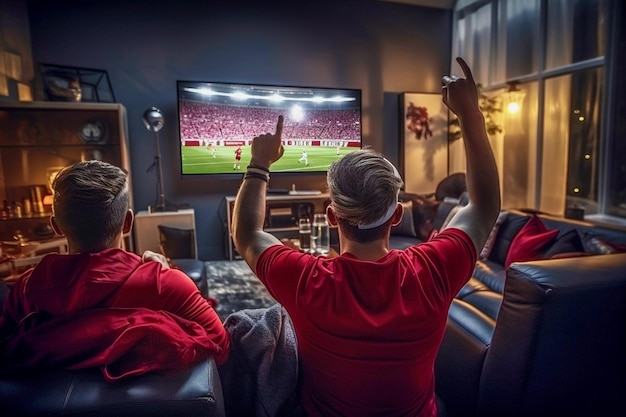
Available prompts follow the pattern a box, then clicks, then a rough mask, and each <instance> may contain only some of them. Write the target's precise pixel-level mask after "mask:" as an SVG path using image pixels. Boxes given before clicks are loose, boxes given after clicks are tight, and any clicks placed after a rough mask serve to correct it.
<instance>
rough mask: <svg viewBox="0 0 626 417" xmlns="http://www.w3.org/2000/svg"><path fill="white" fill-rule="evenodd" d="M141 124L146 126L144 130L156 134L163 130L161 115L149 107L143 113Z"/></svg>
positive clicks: (157, 110) (155, 109) (154, 108)
mask: <svg viewBox="0 0 626 417" xmlns="http://www.w3.org/2000/svg"><path fill="white" fill-rule="evenodd" d="M142 119H143V123H144V125H146V129H148V130H149V131H151V132H155V133H156V132H158V131H159V130H161V129H162V128H163V125H164V124H165V121H164V120H163V113H161V110H159V109H157V108H156V107H150V108H149V109H147V110H146V111H145V112H143V117H142Z"/></svg>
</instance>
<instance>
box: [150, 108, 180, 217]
mask: <svg viewBox="0 0 626 417" xmlns="http://www.w3.org/2000/svg"><path fill="white" fill-rule="evenodd" d="M143 123H144V124H145V125H146V129H148V130H149V131H150V132H154V136H155V138H156V149H157V154H156V156H155V157H154V162H153V163H152V165H150V167H149V168H148V171H147V172H150V171H152V170H153V169H154V168H156V170H157V174H156V175H157V200H156V202H155V203H154V204H152V205H150V206H148V213H154V212H162V211H178V207H177V206H176V205H175V204H172V203H170V202H168V201H167V200H166V199H165V188H164V187H163V170H162V168H161V147H160V145H159V131H160V130H161V129H162V128H163V125H164V124H165V121H164V120H163V113H161V110H159V109H157V108H156V107H150V108H149V109H147V110H146V111H145V112H144V113H143Z"/></svg>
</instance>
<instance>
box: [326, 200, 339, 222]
mask: <svg viewBox="0 0 626 417" xmlns="http://www.w3.org/2000/svg"><path fill="white" fill-rule="evenodd" d="M326 217H327V218H328V224H329V225H330V226H331V227H337V217H335V212H334V211H333V209H332V208H331V207H330V205H329V206H328V207H326Z"/></svg>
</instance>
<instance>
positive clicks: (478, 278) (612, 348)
mask: <svg viewBox="0 0 626 417" xmlns="http://www.w3.org/2000/svg"><path fill="white" fill-rule="evenodd" d="M401 201H402V202H403V204H405V216H404V217H405V218H404V219H403V221H402V223H401V224H400V225H398V226H396V227H395V228H394V229H392V233H391V237H390V247H391V248H397V249H403V248H406V247H408V246H409V245H413V244H416V243H419V242H421V241H424V240H427V239H428V237H429V236H430V233H432V231H433V230H439V229H440V227H441V226H442V225H443V224H444V223H445V221H446V219H447V218H448V216H449V215H450V213H451V212H452V211H453V209H454V206H455V203H454V202H453V201H449V200H448V201H437V200H436V199H433V198H432V197H428V196H419V195H415V194H408V193H402V194H401ZM503 213H505V214H504V215H503V216H502V218H503V219H504V220H503V221H502V222H501V224H500V225H499V226H498V227H494V234H493V238H494V242H493V245H492V249H491V251H490V252H489V254H488V256H486V257H483V258H482V259H479V260H478V261H477V263H476V267H475V269H474V273H473V275H472V278H471V279H470V280H469V282H468V283H467V284H466V285H465V286H464V287H463V288H462V289H461V291H460V292H459V293H458V295H457V296H456V298H455V300H454V301H453V303H452V305H451V307H450V310H449V312H448V322H447V328H446V333H445V336H444V339H443V342H442V345H441V349H440V351H439V354H438V357H437V361H436V366H435V376H436V392H437V396H438V400H440V402H441V404H442V405H443V406H444V407H443V408H444V409H445V412H444V413H443V415H444V416H445V417H459V416H463V417H465V416H472V417H485V416H486V417H489V416H494V417H496V416H497V417H502V416H507V417H508V416H519V417H522V416H528V417H531V416H532V417H535V416H557V415H568V416H591V415H602V416H606V415H614V414H615V410H619V409H621V408H623V407H622V405H621V402H622V398H623V396H624V395H625V394H626V382H624V376H625V375H626V354H625V352H626V228H624V227H622V228H619V227H609V226H599V225H595V224H592V223H590V222H586V221H580V220H574V219H567V218H562V217H555V216H550V215H547V214H543V213H537V212H533V211H531V210H527V211H523V210H506V211H503ZM407 214H408V216H407ZM535 214H536V215H537V216H538V217H539V219H541V222H542V223H543V224H544V225H545V227H546V228H547V229H548V230H558V233H557V235H556V236H555V237H554V239H553V240H552V241H550V242H549V243H547V244H546V245H545V246H544V247H542V248H541V250H540V251H539V252H538V253H537V256H536V258H535V260H528V261H523V262H514V263H512V264H510V265H509V266H508V267H506V266H505V263H506V258H507V254H508V252H509V249H510V247H511V244H512V242H513V240H514V238H515V236H516V235H517V234H518V232H519V231H520V230H521V229H522V227H523V226H524V225H525V224H526V222H528V221H529V219H530V218H531V217H532V216H533V215H535Z"/></svg>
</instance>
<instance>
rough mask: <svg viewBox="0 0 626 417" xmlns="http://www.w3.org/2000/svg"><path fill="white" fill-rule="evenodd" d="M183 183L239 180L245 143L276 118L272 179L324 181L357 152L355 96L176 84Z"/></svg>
mask: <svg viewBox="0 0 626 417" xmlns="http://www.w3.org/2000/svg"><path fill="white" fill-rule="evenodd" d="M177 90H178V116H179V117H178V124H179V133H180V161H181V172H182V174H183V175H225V174H233V173H235V174H241V173H243V172H245V170H246V167H247V166H248V164H249V163H250V145H251V144H252V139H253V138H254V137H255V136H258V135H260V134H263V133H268V132H270V133H273V132H274V131H275V130H276V122H277V120H278V116H279V115H283V117H284V125H283V134H282V140H283V145H284V148H285V153H284V156H283V157H282V158H281V159H280V160H278V161H276V162H275V163H274V164H272V174H275V173H283V174H296V173H298V174H299V173H303V174H304V173H324V172H326V171H327V170H328V167H329V165H330V164H331V163H332V162H333V161H335V160H337V159H338V158H341V157H342V156H343V155H345V154H346V153H348V152H351V151H354V150H356V149H361V147H362V134H361V90H357V89H338V88H309V87H286V86H270V85H252V84H233V83H214V82H197V81H177Z"/></svg>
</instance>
